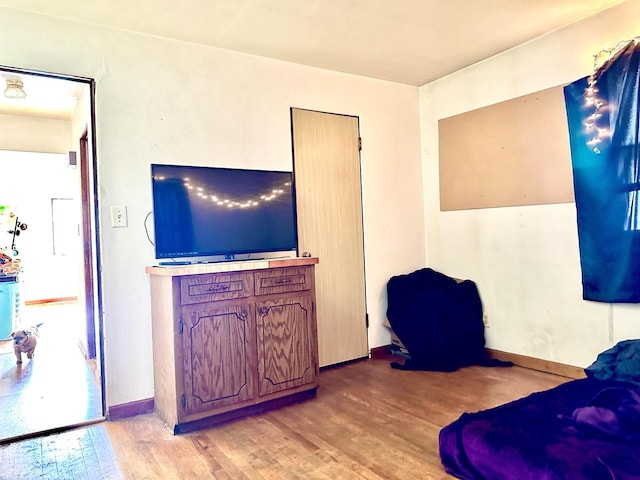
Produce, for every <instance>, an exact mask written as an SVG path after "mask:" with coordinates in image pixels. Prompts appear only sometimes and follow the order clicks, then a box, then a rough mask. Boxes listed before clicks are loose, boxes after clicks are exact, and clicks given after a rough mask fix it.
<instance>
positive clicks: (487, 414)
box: [440, 378, 640, 480]
mask: <svg viewBox="0 0 640 480" xmlns="http://www.w3.org/2000/svg"><path fill="white" fill-rule="evenodd" d="M638 388H639V387H638V385H634V384H631V383H623V382H619V381H614V380H596V379H592V378H586V379H581V380H573V381H570V382H568V383H565V384H563V385H559V386H558V387H555V388H553V389H551V390H546V391H544V392H538V393H534V394H532V395H529V396H528V397H525V398H521V399H519V400H516V401H514V402H511V403H507V404H505V405H501V406H499V407H495V408H492V409H489V410H484V411H481V412H477V413H464V414H463V415H462V416H461V417H460V418H459V419H458V420H456V421H455V422H453V423H451V424H450V425H448V426H446V427H444V428H443V429H442V430H441V431H440V458H441V460H442V464H443V466H444V468H445V470H446V471H447V472H449V473H450V474H452V475H454V476H456V477H458V478H461V479H466V480H480V479H490V480H502V479H504V480H515V479H517V480H527V479H530V480H552V479H553V480H555V479H558V480H560V479H562V480H571V479H575V480H607V479H611V480H631V479H633V480H638V479H640V396H638V393H639V390H638Z"/></svg>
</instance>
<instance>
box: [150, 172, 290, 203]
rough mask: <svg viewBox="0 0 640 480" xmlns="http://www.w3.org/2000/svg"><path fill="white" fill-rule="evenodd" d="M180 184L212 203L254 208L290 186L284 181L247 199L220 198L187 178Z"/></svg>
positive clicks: (162, 178)
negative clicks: (279, 185)
mask: <svg viewBox="0 0 640 480" xmlns="http://www.w3.org/2000/svg"><path fill="white" fill-rule="evenodd" d="M155 179H156V180H166V177H164V176H157V177H155ZM182 185H183V186H184V187H185V188H186V189H188V190H195V191H196V195H197V196H198V197H200V198H202V199H204V200H207V201H210V202H211V203H212V204H214V205H216V206H219V207H224V208H229V209H231V208H254V207H259V206H260V204H261V203H264V202H271V201H273V200H275V199H277V198H278V197H280V196H281V195H284V194H285V192H286V191H287V190H288V189H289V188H290V187H291V182H286V183H285V184H283V185H282V188H274V189H272V190H271V191H270V192H267V193H263V194H261V195H260V196H259V197H257V198H249V199H231V198H221V197H220V196H218V195H216V194H215V193H211V192H207V191H206V190H205V188H203V187H199V186H197V185H192V184H191V182H190V180H189V178H186V177H185V178H183V179H182Z"/></svg>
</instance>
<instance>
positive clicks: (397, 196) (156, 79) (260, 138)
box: [0, 9, 425, 405]
mask: <svg viewBox="0 0 640 480" xmlns="http://www.w3.org/2000/svg"><path fill="white" fill-rule="evenodd" d="M0 45H11V48H0V64H2V65H8V66H13V67H20V68H27V69H34V70H41V71H49V72H55V73H63V74H70V75H77V76H81V77H89V78H94V79H95V80H96V102H97V105H96V107H97V131H96V139H97V145H98V151H97V158H98V176H99V186H100V195H99V201H100V206H101V213H100V223H101V237H102V268H103V272H102V278H103V294H104V330H105V331H104V334H105V358H106V365H105V371H106V391H107V405H118V404H123V403H127V402H132V401H135V400H139V399H145V398H149V397H151V396H152V395H153V375H152V363H151V362H152V352H151V321H150V306H149V283H148V278H147V276H146V274H145V272H144V267H145V266H146V265H149V264H152V263H154V258H153V249H152V247H151V245H150V244H149V243H148V241H147V238H146V235H145V232H144V227H143V221H144V218H145V216H146V215H147V213H148V212H149V211H150V210H151V192H150V172H149V165H150V163H152V162H157V163H185V164H197V165H222V166H239V167H249V168H252V167H260V168H273V169H291V168H292V159H291V138H290V131H291V127H290V119H289V109H290V107H298V108H307V109H316V110H321V111H326V112H333V113H342V114H349V115H356V116H358V117H359V118H360V127H361V134H362V137H363V143H364V151H363V153H362V164H363V167H362V169H363V171H362V177H363V196H364V216H365V218H364V225H365V252H366V276H367V277H366V281H367V296H368V298H367V303H368V310H369V316H370V324H371V328H370V332H369V339H370V347H375V346H380V345H385V344H388V343H389V336H388V332H387V330H386V329H385V328H384V327H383V326H382V322H383V319H384V316H385V308H386V296H385V294H384V291H385V286H386V281H387V280H388V278H389V277H390V276H392V275H394V274H397V273H404V272H406V271H408V270H412V269H415V268H419V267H421V266H423V265H424V255H425V247H424V220H423V219H424V212H423V201H422V198H423V193H422V183H421V178H420V175H419V173H418V172H420V168H421V165H420V143H419V142H420V129H419V101H418V89H417V88H415V87H408V86H403V85H398V84H393V83H388V82H382V81H377V80H371V79H366V78H361V77H356V76H351V75H346V74H340V73H334V72H329V71H324V70H320V69H315V68H309V67H304V66H299V65H295V64H291V63H286V62H279V61H274V60H268V59H264V58H260V57H254V56H250V55H245V54H239V53H233V52H228V51H224V50H219V49H213V48H205V47H202V46H198V45H193V44H186V43H180V42H175V41H169V40H162V39H158V38H152V37H146V36H141V35H137V34H131V33H127V32H122V31H116V30H107V29H102V28H99V27H96V26H86V25H82V24H75V23H67V22H64V21H61V20H56V19H48V18H45V17H40V16H36V15H32V14H26V13H21V12H15V11H11V10H8V9H0ZM111 205H126V206H127V208H128V216H129V228H125V229H122V228H120V229H111V228H110V227H109V207H110V206H111ZM328 234H331V233H330V232H329V233H328ZM321 261H322V260H321Z"/></svg>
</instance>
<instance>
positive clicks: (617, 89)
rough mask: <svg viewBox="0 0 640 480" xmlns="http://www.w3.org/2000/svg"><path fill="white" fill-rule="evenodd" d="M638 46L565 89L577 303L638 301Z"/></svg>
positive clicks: (629, 47)
mask: <svg viewBox="0 0 640 480" xmlns="http://www.w3.org/2000/svg"><path fill="white" fill-rule="evenodd" d="M639 68H640V45H637V44H636V42H635V41H631V42H629V43H628V44H627V45H626V46H624V47H623V48H622V49H620V51H619V52H618V53H616V54H615V55H614V56H613V57H612V58H611V59H610V60H609V61H608V62H607V63H605V64H604V65H603V66H602V67H600V69H599V70H597V71H596V72H595V73H594V75H593V76H591V77H585V78H582V79H580V80H577V81H576V82H574V83H572V84H570V85H568V86H566V87H565V88H564V97H565V105H566V110H567V120H568V124H569V138H570V144H571V162H572V166H573V183H574V190H575V199H576V210H577V221H578V240H579V246H580V264H581V268H582V285H583V298H584V299H585V300H594V301H599V302H609V303H640V206H639V205H638V203H639V201H640V197H639V194H640V192H639V190H640V149H639V146H638V143H639V141H640V135H639V128H640V119H639V117H638V115H639V108H638V107H639V101H640V81H639V80H640V70H639Z"/></svg>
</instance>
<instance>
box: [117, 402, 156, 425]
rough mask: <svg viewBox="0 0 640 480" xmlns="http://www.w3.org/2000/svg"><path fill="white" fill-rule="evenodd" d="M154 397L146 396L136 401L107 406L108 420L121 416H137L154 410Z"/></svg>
mask: <svg viewBox="0 0 640 480" xmlns="http://www.w3.org/2000/svg"><path fill="white" fill-rule="evenodd" d="M153 408H154V402H153V398H145V399H144V400H137V401H135V402H129V403H122V404H120V405H112V406H110V407H108V408H107V410H108V412H107V420H118V419H121V418H128V417H135V416H136V415H142V414H145V413H151V412H153Z"/></svg>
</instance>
